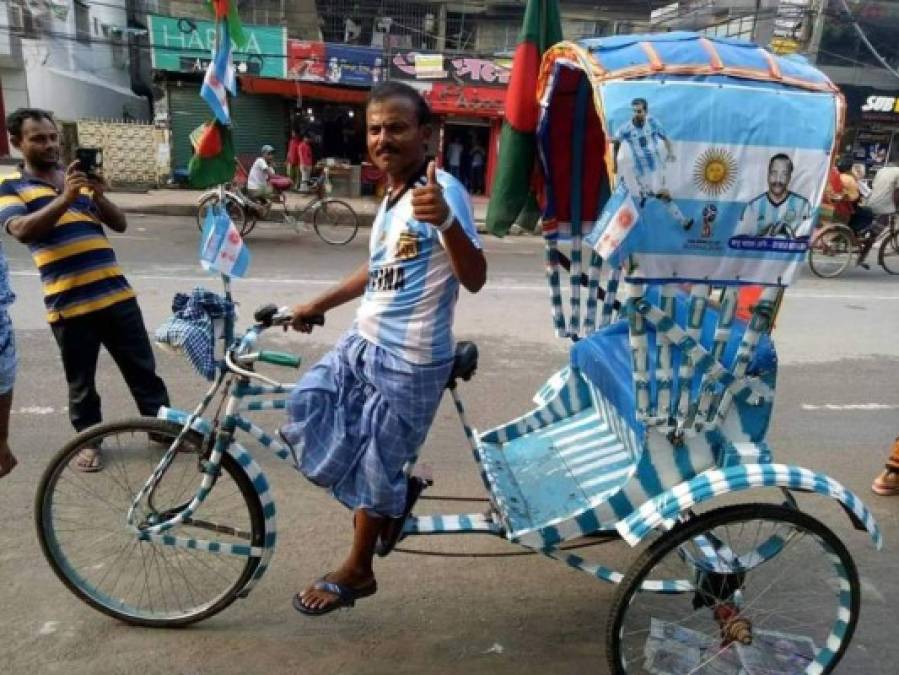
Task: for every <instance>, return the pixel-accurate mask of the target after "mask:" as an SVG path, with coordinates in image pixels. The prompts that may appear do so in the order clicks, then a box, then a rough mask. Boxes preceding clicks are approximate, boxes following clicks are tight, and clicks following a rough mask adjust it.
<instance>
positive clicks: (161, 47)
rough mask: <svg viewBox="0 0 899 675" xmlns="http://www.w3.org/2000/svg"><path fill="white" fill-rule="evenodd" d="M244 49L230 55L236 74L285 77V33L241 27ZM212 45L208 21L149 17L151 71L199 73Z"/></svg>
mask: <svg viewBox="0 0 899 675" xmlns="http://www.w3.org/2000/svg"><path fill="white" fill-rule="evenodd" d="M243 29H244V33H246V36H247V45H246V47H245V49H244V50H243V51H235V52H234V65H235V66H236V67H237V72H238V74H248V75H259V76H261V77H273V78H278V79H284V78H285V77H286V75H287V29H286V28H283V27H280V26H254V25H250V24H244V27H243ZM214 43H215V24H214V23H213V22H212V21H200V20H197V19H183V18H182V19H178V18H174V17H169V16H150V48H151V52H150V53H151V58H152V63H153V68H155V69H156V70H169V71H175V72H180V73H203V72H206V67H207V66H208V65H209V60H210V58H211V54H212V48H213V46H214Z"/></svg>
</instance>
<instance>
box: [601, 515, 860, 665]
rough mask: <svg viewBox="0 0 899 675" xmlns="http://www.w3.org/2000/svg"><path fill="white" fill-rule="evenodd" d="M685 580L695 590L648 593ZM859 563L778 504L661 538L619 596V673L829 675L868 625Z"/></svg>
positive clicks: (613, 650) (613, 636) (819, 528)
mask: <svg viewBox="0 0 899 675" xmlns="http://www.w3.org/2000/svg"><path fill="white" fill-rule="evenodd" d="M667 579H681V580H684V583H686V584H687V585H688V586H689V587H690V590H688V591H686V592H683V591H681V592H677V591H674V592H662V593H657V592H645V591H640V590H639V589H640V586H641V584H643V583H644V582H646V581H652V580H667ZM860 602H861V591H860V586H859V580H858V573H857V572H856V569H855V564H854V563H853V561H852V557H851V556H850V555H849V552H848V551H847V550H846V547H845V546H844V545H843V544H842V543H841V542H840V540H839V539H838V538H837V537H836V536H835V535H834V534H833V533H832V532H831V531H830V530H829V529H827V528H826V527H825V526H824V525H822V524H821V523H820V522H818V521H817V520H815V519H814V518H812V517H811V516H808V515H806V514H804V513H802V512H800V511H797V510H795V509H793V508H789V507H786V506H780V505H777V504H741V505H738V506H727V507H724V508H720V509H716V510H714V511H710V512H708V513H705V514H703V515H701V516H698V517H696V518H694V519H692V520H689V521H687V522H686V523H685V524H684V525H681V526H678V527H676V528H675V529H674V530H672V531H671V533H670V534H668V535H666V536H662V537H660V538H659V539H658V541H656V542H655V543H653V544H652V545H651V546H650V547H649V548H648V549H646V550H645V551H644V553H643V554H642V555H641V556H640V557H639V558H638V559H637V561H636V562H635V563H634V565H633V566H632V567H631V569H630V570H629V571H628V573H627V575H626V576H625V578H624V580H623V581H622V582H621V585H620V586H619V588H618V592H617V594H616V596H615V601H614V603H613V605H612V611H611V614H610V615H609V622H608V624H607V633H606V642H607V650H606V653H607V657H608V660H609V665H610V667H611V670H612V672H614V673H619V674H620V673H658V672H663V671H664V672H676V673H688V672H715V673H733V674H734V675H737V673H740V672H747V670H751V671H753V672H756V671H757V672H762V671H764V672H777V673H805V672H817V673H829V672H831V671H832V670H833V669H834V667H836V665H837V663H839V661H840V659H841V658H842V656H843V653H844V652H845V651H846V648H847V646H848V645H849V642H850V640H851V639H852V634H853V632H854V630H855V625H856V622H857V621H858V614H859V604H860Z"/></svg>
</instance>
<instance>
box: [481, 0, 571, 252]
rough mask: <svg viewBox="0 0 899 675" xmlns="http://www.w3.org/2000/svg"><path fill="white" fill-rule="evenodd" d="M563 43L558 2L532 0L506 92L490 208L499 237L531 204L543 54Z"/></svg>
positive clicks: (489, 225) (490, 221)
mask: <svg viewBox="0 0 899 675" xmlns="http://www.w3.org/2000/svg"><path fill="white" fill-rule="evenodd" d="M561 40H562V21H561V18H560V14H559V3H558V0H528V4H527V7H526V8H525V10H524V21H523V23H522V25H521V32H520V33H519V35H518V46H517V47H516V48H515V58H514V60H513V61H512V77H511V79H510V80H509V88H508V90H507V91H506V119H505V120H504V121H503V129H502V133H501V135H500V142H499V143H500V145H499V166H498V167H497V171H496V177H495V178H494V181H493V188H492V192H491V195H490V203H489V205H488V206H487V229H488V230H489V231H490V232H492V233H493V234H495V235H497V236H500V237H501V236H503V235H505V234H506V233H507V232H508V231H509V228H510V227H512V224H513V223H514V222H515V219H516V218H518V215H519V213H521V210H522V208H524V206H525V205H526V204H527V203H528V201H529V199H530V201H531V203H533V197H530V198H529V193H530V192H531V178H532V176H533V173H534V162H535V160H536V157H537V138H536V134H535V132H536V129H537V115H538V105H537V95H536V91H537V76H538V74H539V72H540V61H541V59H542V58H543V53H544V52H545V51H546V50H547V49H549V48H550V47H551V46H553V45H554V44H556V43H557V42H560V41H561Z"/></svg>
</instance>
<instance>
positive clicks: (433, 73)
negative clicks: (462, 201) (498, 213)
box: [390, 51, 511, 195]
mask: <svg viewBox="0 0 899 675" xmlns="http://www.w3.org/2000/svg"><path fill="white" fill-rule="evenodd" d="M510 65H511V64H510V62H509V61H508V59H494V58H492V57H473V56H453V55H445V54H439V53H422V52H414V51H401V52H398V53H396V54H394V55H392V57H391V59H390V76H391V78H393V79H397V80H404V81H408V82H410V83H411V84H413V85H414V86H415V87H416V88H417V89H419V90H420V91H421V92H422V94H423V95H424V97H425V99H426V100H427V101H428V103H429V105H430V106H431V111H432V112H433V113H434V115H435V117H436V120H437V124H436V130H437V133H436V134H435V135H434V139H433V141H432V144H431V147H430V148H429V151H430V154H432V155H433V156H434V157H436V158H437V159H438V161H439V163H440V165H441V167H442V168H443V169H445V170H447V171H450V172H451V173H453V174H455V175H456V176H457V177H458V178H459V179H460V180H461V181H462V182H463V183H464V184H465V186H466V187H467V188H468V189H469V191H470V192H471V193H472V194H483V195H489V194H490V186H491V184H492V182H493V172H494V170H495V167H496V157H497V152H498V149H499V137H500V129H501V128H502V120H503V111H504V106H505V98H506V84H507V83H508V81H509V73H510V71H509V67H510Z"/></svg>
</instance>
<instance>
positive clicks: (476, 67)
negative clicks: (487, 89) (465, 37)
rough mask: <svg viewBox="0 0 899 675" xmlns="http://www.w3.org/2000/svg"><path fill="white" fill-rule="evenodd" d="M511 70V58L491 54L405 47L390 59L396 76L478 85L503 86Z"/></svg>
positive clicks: (392, 75) (391, 74)
mask: <svg viewBox="0 0 899 675" xmlns="http://www.w3.org/2000/svg"><path fill="white" fill-rule="evenodd" d="M511 72H512V60H511V59H496V58H493V57H466V56H448V55H445V54H439V53H427V52H415V51H408V52H400V53H398V54H394V55H393V57H392V58H391V60H390V76H391V77H393V78H395V79H398V80H404V79H405V80H449V81H451V82H460V83H462V82H464V83H466V84H468V83H470V84H476V85H480V86H505V85H506V84H508V82H509V76H510V75H511Z"/></svg>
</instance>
